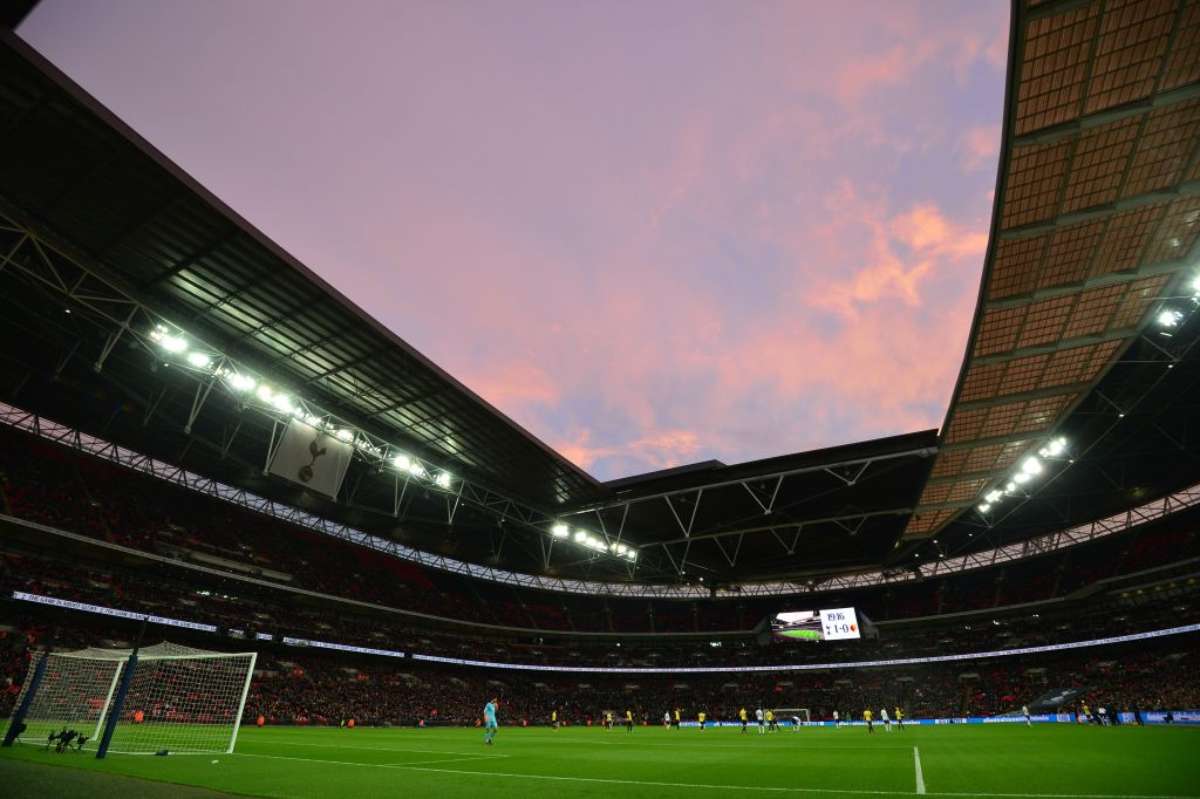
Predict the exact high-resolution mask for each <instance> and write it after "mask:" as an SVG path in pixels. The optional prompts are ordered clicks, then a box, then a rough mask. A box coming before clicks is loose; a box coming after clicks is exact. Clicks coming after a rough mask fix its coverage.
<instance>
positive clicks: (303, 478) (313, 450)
mask: <svg viewBox="0 0 1200 799" xmlns="http://www.w3.org/2000/svg"><path fill="white" fill-rule="evenodd" d="M320 440H321V437H320V436H317V437H316V438H314V439H313V440H312V441H310V442H309V444H308V454H309V457H311V458H312V460H310V461H309V462H308V463H306V464H304V465H303V466H301V467H300V471H299V472H297V473H296V476H297V477H299V478H300V482H301V483H307V482H308V481H309V480H311V479H313V474H314V472H313V467H314V466H316V465H317V458H320V457H323V456H324V455H325V453H327V452H328V451H329V450H328V449H326V448H325V447H322V446H320V445H319V444H318V443H317V442H318V441H320Z"/></svg>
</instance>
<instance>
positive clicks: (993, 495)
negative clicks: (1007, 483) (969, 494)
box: [983, 488, 1004, 502]
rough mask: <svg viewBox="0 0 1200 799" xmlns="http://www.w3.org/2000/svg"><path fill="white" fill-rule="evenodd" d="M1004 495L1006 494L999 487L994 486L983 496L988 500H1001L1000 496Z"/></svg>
mask: <svg viewBox="0 0 1200 799" xmlns="http://www.w3.org/2000/svg"><path fill="white" fill-rule="evenodd" d="M1003 496H1004V492H1003V491H1001V490H1000V489H998V488H993V489H992V490H991V491H989V492H987V493H986V494H984V496H983V498H984V499H985V500H987V501H988V502H998V501H999V500H1000V498H1001V497H1003Z"/></svg>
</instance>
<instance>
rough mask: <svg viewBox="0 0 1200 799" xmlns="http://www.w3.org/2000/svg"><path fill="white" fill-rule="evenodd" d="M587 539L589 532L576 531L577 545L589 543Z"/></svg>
mask: <svg viewBox="0 0 1200 799" xmlns="http://www.w3.org/2000/svg"><path fill="white" fill-rule="evenodd" d="M587 538H588V534H587V530H576V531H575V543H577V544H582V543H583V542H584V541H587Z"/></svg>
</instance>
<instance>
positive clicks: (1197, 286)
mask: <svg viewBox="0 0 1200 799" xmlns="http://www.w3.org/2000/svg"><path fill="white" fill-rule="evenodd" d="M1190 285H1191V287H1192V291H1193V292H1195V293H1196V294H1200V275H1196V276H1195V277H1194V278H1192V282H1191V284H1190Z"/></svg>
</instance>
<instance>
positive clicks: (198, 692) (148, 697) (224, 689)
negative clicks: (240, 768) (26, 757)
mask: <svg viewBox="0 0 1200 799" xmlns="http://www.w3.org/2000/svg"><path fill="white" fill-rule="evenodd" d="M131 654H132V650H129V649H96V648H89V649H80V650H78V651H76V652H54V653H50V654H46V653H38V654H37V655H36V656H35V658H34V660H33V662H32V663H31V664H30V669H29V673H28V674H27V675H26V678H25V685H24V686H23V687H22V689H21V694H20V696H18V697H17V706H18V707H20V706H21V703H22V702H23V701H24V699H25V697H26V694H28V693H29V692H30V689H31V686H32V684H33V675H34V674H35V672H36V670H37V666H38V663H39V661H40V660H42V659H44V660H45V661H46V667H45V671H44V673H43V676H42V679H41V682H40V684H39V685H37V687H36V691H35V692H34V693H33V695H32V698H31V699H30V703H29V707H28V709H27V711H26V715H25V719H24V721H25V724H26V728H25V731H24V733H23V734H22V735H21V738H20V741H21V742H22V743H26V744H39V745H44V746H50V745H56V742H52V741H51V739H50V736H51V735H53V734H57V733H60V732H61V731H62V730H64V729H66V730H74V731H75V732H76V733H77V735H76V736H75V737H73V738H72V740H71V743H70V748H72V749H79V748H82V749H83V750H84V751H95V749H96V747H97V746H98V745H99V743H100V740H101V737H102V736H103V733H104V728H105V726H106V722H107V721H108V719H109V717H110V716H111V715H115V716H116V727H115V731H114V733H113V737H112V740H111V742H110V743H109V749H108V751H110V752H117V753H126V754H154V753H157V752H161V751H164V750H165V751H167V752H169V753H171V754H176V753H208V752H232V751H233V747H234V743H235V742H236V740H237V733H238V727H239V726H240V724H241V717H242V711H243V708H244V706H245V701H246V693H247V691H248V690H249V688H250V678H251V676H252V675H253V674H254V661H255V658H256V654H255V653H253V652H242V653H236V654H228V653H224V652H210V651H208V650H204V649H195V648H192V647H187V646H181V645H178V644H168V643H164V644H158V645H155V646H151V647H145V648H142V649H141V650H139V651H138V659H137V665H136V666H135V667H134V669H133V674H132V677H131V678H130V680H129V687H128V691H127V692H126V694H125V696H124V697H123V701H122V702H120V703H119V704H118V700H119V699H121V696H120V694H121V692H120V690H119V687H120V685H121V683H122V681H123V680H122V678H123V677H124V675H125V672H126V671H127V669H128V668H129V656H130V655H131ZM80 739H83V740H82V742H81V740H80Z"/></svg>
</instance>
